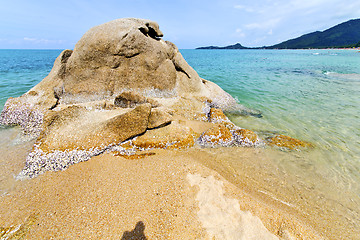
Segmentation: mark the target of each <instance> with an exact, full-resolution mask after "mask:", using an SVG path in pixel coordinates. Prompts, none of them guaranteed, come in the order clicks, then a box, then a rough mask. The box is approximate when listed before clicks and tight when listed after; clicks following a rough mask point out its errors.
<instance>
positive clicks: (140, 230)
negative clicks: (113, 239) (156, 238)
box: [121, 221, 147, 240]
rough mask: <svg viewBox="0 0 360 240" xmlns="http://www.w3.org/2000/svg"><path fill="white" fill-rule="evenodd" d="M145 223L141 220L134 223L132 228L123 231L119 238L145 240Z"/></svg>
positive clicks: (123, 239)
mask: <svg viewBox="0 0 360 240" xmlns="http://www.w3.org/2000/svg"><path fill="white" fill-rule="evenodd" d="M144 231H145V224H144V223H143V222H142V221H139V222H137V223H136V225H135V228H134V230H132V231H131V232H129V231H125V232H124V233H123V235H122V237H121V240H147V238H146V236H145V233H144Z"/></svg>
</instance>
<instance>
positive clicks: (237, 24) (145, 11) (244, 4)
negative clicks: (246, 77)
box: [0, 0, 360, 49]
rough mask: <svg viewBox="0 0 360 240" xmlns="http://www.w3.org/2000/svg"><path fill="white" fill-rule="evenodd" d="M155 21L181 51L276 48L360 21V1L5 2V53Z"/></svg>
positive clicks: (0, 12) (1, 44)
mask: <svg viewBox="0 0 360 240" xmlns="http://www.w3.org/2000/svg"><path fill="white" fill-rule="evenodd" d="M123 17H137V18H145V19H151V20H153V21H156V22H158V23H159V25H160V29H161V30H162V32H163V33H164V39H165V40H169V41H171V42H174V43H175V44H176V45H177V46H178V47H179V48H182V49H184V48H195V47H198V46H208V45H218V46H225V45H230V44H235V43H237V42H239V43H241V44H242V45H244V46H248V47H255V46H264V45H273V44H276V43H279V42H281V41H284V40H288V39H290V38H295V37H298V36H300V35H302V34H305V33H309V32H312V31H316V30H325V29H327V28H329V27H332V26H334V25H336V24H338V23H341V22H344V21H347V20H350V19H355V18H360V1H358V0H355V1H354V0H259V1H257V0H206V1H205V0H159V1H156V0H153V1H146V0H117V1H116V0H109V1H108V0H86V1H85V0H62V1H59V0H57V1H53V0H32V1H30V0H0V48H29V49H34V48H35V49H65V48H69V49H73V48H74V46H75V43H76V42H77V41H78V40H79V39H80V38H81V36H82V35H83V34H84V33H85V32H86V31H87V30H88V29H89V28H91V27H93V26H95V25H99V24H101V23H105V22H108V21H111V20H113V19H116V18H123Z"/></svg>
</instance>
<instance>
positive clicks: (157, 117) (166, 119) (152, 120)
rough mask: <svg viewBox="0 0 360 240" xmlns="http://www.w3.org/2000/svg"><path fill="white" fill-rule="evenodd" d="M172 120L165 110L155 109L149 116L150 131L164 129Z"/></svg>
mask: <svg viewBox="0 0 360 240" xmlns="http://www.w3.org/2000/svg"><path fill="white" fill-rule="evenodd" d="M172 120H173V117H172V116H171V115H170V114H169V113H168V112H167V111H165V110H164V109H160V108H153V109H152V110H151V113H150V116H149V123H148V129H152V128H158V127H164V126H165V125H167V124H169V123H171V121H172Z"/></svg>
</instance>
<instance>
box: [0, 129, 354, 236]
mask: <svg viewBox="0 0 360 240" xmlns="http://www.w3.org/2000/svg"><path fill="white" fill-rule="evenodd" d="M3 136H4V135H3ZM8 137H9V140H8V141H7V142H8V144H7V146H5V147H3V148H1V149H0V156H2V159H3V160H2V162H1V163H2V164H3V165H2V166H5V165H7V166H8V167H7V168H3V167H2V169H1V174H0V175H1V176H2V177H1V190H2V195H1V204H0V216H1V217H0V227H10V226H15V227H16V226H20V225H21V224H22V226H26V227H23V228H22V230H23V235H25V236H26V239H51V238H53V239H119V238H120V239H132V237H133V239H134V237H135V239H213V238H212V237H214V236H215V239H221V238H220V237H219V236H225V235H226V234H228V235H226V236H228V239H238V238H237V237H238V236H234V234H233V232H234V231H233V229H236V227H238V228H241V226H237V225H236V223H235V221H233V222H222V223H221V224H224V226H227V227H229V226H230V228H227V229H229V230H225V231H227V232H225V233H224V232H222V233H221V232H219V230H218V229H212V230H211V229H209V226H212V225H211V223H212V222H213V221H215V220H216V219H225V220H224V221H226V219H229V218H228V217H227V216H228V215H229V214H230V215H231V214H232V212H234V210H231V209H225V208H224V207H217V203H216V204H215V205H214V207H208V208H204V209H207V210H206V211H210V212H209V213H208V214H205V216H209V217H208V218H207V219H206V217H205V220H204V215H201V214H200V212H201V211H200V210H201V209H202V208H203V207H204V204H202V203H201V200H199V199H201V196H199V194H200V193H201V192H204V191H203V190H204V189H205V190H206V189H216V186H221V185H222V184H223V185H222V188H221V189H220V190H217V192H216V191H215V193H216V194H219V197H220V198H215V197H214V199H220V200H216V202H233V201H235V202H238V204H239V205H238V206H239V207H238V208H239V209H240V210H238V211H239V214H238V215H236V216H237V217H238V219H240V220H241V219H252V220H251V221H250V220H249V221H247V222H250V225H251V226H252V227H253V232H254V233H255V232H261V231H263V232H264V231H265V230H266V229H267V230H268V232H266V231H265V232H264V234H265V235H266V236H268V238H264V239H272V237H273V235H276V236H277V237H279V238H282V239H322V238H324V239H356V236H358V235H357V233H358V232H357V231H358V229H356V225H351V224H350V223H351V221H346V219H345V217H346V213H344V216H342V215H339V212H337V209H336V208H334V209H333V210H331V207H332V206H328V205H325V206H324V204H328V199H325V200H327V201H325V200H324V201H322V200H321V199H320V198H319V202H318V203H317V204H316V203H314V197H315V195H316V194H318V191H317V187H313V189H307V187H308V183H304V182H298V181H299V179H297V176H290V175H289V173H290V172H289V171H288V170H286V169H281V168H279V165H276V164H274V162H272V160H271V157H269V156H268V155H267V154H271V151H275V150H269V149H254V148H217V149H202V148H190V149H185V150H154V151H151V152H152V153H155V154H153V155H149V156H146V157H144V158H140V159H126V158H124V157H121V156H114V155H113V154H112V153H106V154H102V155H99V156H96V157H93V158H92V159H90V160H89V161H87V162H83V163H79V164H75V165H73V166H71V167H69V168H68V169H67V170H65V171H61V172H46V173H45V174H43V175H40V176H39V177H36V178H34V179H31V180H24V181H15V180H14V179H13V178H11V176H13V175H16V174H17V173H18V172H20V171H21V169H22V165H23V164H24V162H25V156H26V154H27V152H29V151H30V150H31V143H23V144H20V145H19V144H18V145H14V144H13V143H12V142H11V141H12V140H11V139H10V138H12V139H14V135H11V134H9V135H8ZM287 154H288V153H281V154H280V156H283V158H287V157H288V155H287ZM282 160H283V159H279V161H282ZM5 175H6V176H5ZM4 176H5V177H4ZM189 176H190V178H189ZM194 176H200V177H199V178H198V179H200V180H199V181H198V183H196V181H195V183H194V182H192V183H191V181H190V180H189V179H191V177H193V178H194ZM212 176H213V177H212ZM279 176H283V177H279ZM212 178H214V180H212V181H210V179H212ZM200 182H201V184H205V183H207V185H206V184H205V185H201V184H200ZM297 182H298V183H297ZM296 183H297V184H296ZM318 183H319V184H320V186H321V182H318ZM318 183H316V184H318ZM313 185H314V186H315V183H313ZM204 186H205V187H204ZM321 187H323V186H321ZM222 191H223V194H222V193H221V192H222ZM5 192H6V193H5ZM205 192H208V194H210V195H209V196H213V195H214V191H213V190H211V191H210V190H208V191H205ZM206 198H209V197H205V199H206ZM214 201H215V200H214ZM334 202H335V201H334ZM355 203H356V202H355ZM355 203H354V204H355ZM336 204H338V203H337V202H336ZM336 204H335V203H334V206H336ZM233 205H236V204H232V205H231V206H233ZM210 206H212V205H210ZM224 206H225V205H224ZM354 207H356V206H354ZM213 210H214V211H213ZM215 210H216V211H215ZM229 211H230V212H229ZM331 211H333V212H331ZM214 214H215V215H214ZM230 215H229V216H230ZM246 215H251V217H250V218H246ZM214 216H215V217H214ZM224 216H225V217H224ZM231 216H232V215H231ZM221 217H223V218H221ZM355 218H356V216H355ZM230 219H231V218H230ZM240 220H239V221H240ZM260 220H261V221H260ZM209 222H210V225H209ZM245 222H246V221H245ZM355 223H356V222H355ZM264 227H265V228H266V229H265V230H264ZM224 229H225V228H224ZM231 229H232V230H231ZM240 232H241V234H246V233H245V232H244V231H243V230H241V231H240ZM270 233H272V234H273V235H271V234H270ZM319 233H321V234H319ZM221 234H223V235H221ZM224 234H225V235H224ZM231 234H232V235H231ZM249 234H250V235H243V236H248V238H246V239H257V238H256V237H254V238H250V237H249V236H252V235H251V234H252V233H249ZM265 235H264V236H265ZM254 236H255V235H254Z"/></svg>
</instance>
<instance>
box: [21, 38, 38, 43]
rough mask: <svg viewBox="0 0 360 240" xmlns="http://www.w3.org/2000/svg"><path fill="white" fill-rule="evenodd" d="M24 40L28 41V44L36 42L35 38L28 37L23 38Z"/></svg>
mask: <svg viewBox="0 0 360 240" xmlns="http://www.w3.org/2000/svg"><path fill="white" fill-rule="evenodd" d="M24 40H25V41H29V42H35V41H37V39H36V38H29V37H24Z"/></svg>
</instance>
